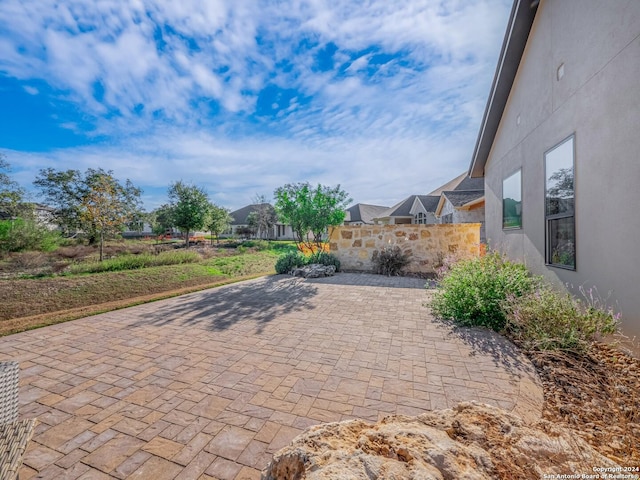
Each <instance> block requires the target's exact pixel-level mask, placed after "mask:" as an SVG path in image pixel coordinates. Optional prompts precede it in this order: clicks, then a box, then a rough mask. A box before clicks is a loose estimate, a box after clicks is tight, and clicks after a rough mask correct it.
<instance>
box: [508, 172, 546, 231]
mask: <svg viewBox="0 0 640 480" xmlns="http://www.w3.org/2000/svg"><path fill="white" fill-rule="evenodd" d="M518 174H519V175H520V225H515V226H512V227H506V226H505V224H504V219H505V216H504V183H505V182H506V181H507V180H510V179H511V178H513V177H514V176H515V175H518ZM522 186H523V183H522V167H520V168H518V169H517V170H515V171H514V172H512V173H511V175H509V176H508V177H505V178H503V179H502V230H505V231H511V230H522V229H523V228H524V227H523V221H522V210H523V203H524V202H523V201H522ZM545 188H546V187H545ZM545 202H546V197H545ZM545 205H546V203H545ZM545 213H546V212H545Z"/></svg>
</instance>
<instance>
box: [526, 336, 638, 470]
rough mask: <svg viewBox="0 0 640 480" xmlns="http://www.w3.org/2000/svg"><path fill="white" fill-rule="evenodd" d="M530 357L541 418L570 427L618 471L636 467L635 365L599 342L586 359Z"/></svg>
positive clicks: (567, 355) (617, 350) (550, 354)
mask: <svg viewBox="0 0 640 480" xmlns="http://www.w3.org/2000/svg"><path fill="white" fill-rule="evenodd" d="M529 357H530V358H531V360H532V362H533V364H534V365H535V366H536V369H537V370H538V373H539V375H540V377H541V378H542V382H543V387H544V396H545V405H544V412H543V417H544V418H545V419H547V420H550V421H554V422H558V423H561V424H564V425H565V426H567V427H569V428H571V429H573V430H574V431H575V432H576V433H577V434H578V435H579V436H580V437H581V438H583V439H584V440H586V441H587V442H588V443H589V444H591V445H592V446H593V447H594V448H595V449H596V450H598V451H599V452H600V453H601V454H603V455H604V456H606V457H608V458H610V459H611V460H613V461H615V462H617V463H618V464H619V465H621V466H623V467H633V466H640V361H638V360H637V359H636V358H633V357H632V356H630V355H628V354H627V353H625V352H624V351H623V350H622V349H621V348H619V347H617V346H615V345H608V344H603V343H594V344H593V345H592V347H591V348H590V349H589V351H588V353H587V354H586V355H578V354H570V353H559V352H533V353H529Z"/></svg>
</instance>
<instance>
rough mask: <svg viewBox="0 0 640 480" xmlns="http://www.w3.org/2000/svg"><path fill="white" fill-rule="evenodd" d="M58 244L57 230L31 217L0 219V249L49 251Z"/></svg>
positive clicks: (10, 250) (58, 235) (8, 250)
mask: <svg viewBox="0 0 640 480" xmlns="http://www.w3.org/2000/svg"><path fill="white" fill-rule="evenodd" d="M59 244H60V234H59V233H58V232H57V231H52V230H49V229H48V228H46V227H44V226H42V225H39V224H38V222H36V221H35V220H32V219H22V218H18V219H16V220H4V221H0V249H1V250H4V251H7V252H23V251H26V250H37V251H41V252H50V251H53V250H55V249H56V248H57V247H58V245H59Z"/></svg>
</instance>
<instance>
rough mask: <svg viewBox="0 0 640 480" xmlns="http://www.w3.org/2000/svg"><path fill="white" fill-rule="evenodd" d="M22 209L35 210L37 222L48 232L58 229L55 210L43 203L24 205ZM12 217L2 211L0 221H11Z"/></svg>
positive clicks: (34, 215) (34, 214)
mask: <svg viewBox="0 0 640 480" xmlns="http://www.w3.org/2000/svg"><path fill="white" fill-rule="evenodd" d="M20 205H21V208H23V209H24V210H26V209H28V208H32V209H33V218H34V219H35V221H36V222H37V223H38V224H40V225H41V226H43V227H46V228H47V229H48V230H55V229H56V228H58V225H57V224H56V219H55V215H54V213H55V209H53V208H52V207H49V206H47V205H43V204H41V203H22V204H20ZM11 218H12V217H11V215H10V214H9V213H7V212H5V211H0V220H11Z"/></svg>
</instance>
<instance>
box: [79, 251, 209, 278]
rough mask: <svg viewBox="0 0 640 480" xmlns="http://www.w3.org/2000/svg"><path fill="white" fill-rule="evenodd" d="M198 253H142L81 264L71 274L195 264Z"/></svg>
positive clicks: (198, 256) (197, 259)
mask: <svg viewBox="0 0 640 480" xmlns="http://www.w3.org/2000/svg"><path fill="white" fill-rule="evenodd" d="M200 259H201V258H200V255H198V254H197V253H196V252H189V251H185V250H176V251H173V252H164V253H160V254H158V255H152V254H150V253H142V254H139V255H122V256H120V257H116V258H112V259H109V260H104V261H102V262H91V263H79V264H77V265H72V266H71V268H70V269H69V270H70V273H76V274H77V273H100V272H117V271H120V270H135V269H138V268H147V267H158V266H161V265H178V264H182V263H194V262H198V261H199V260H200Z"/></svg>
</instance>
